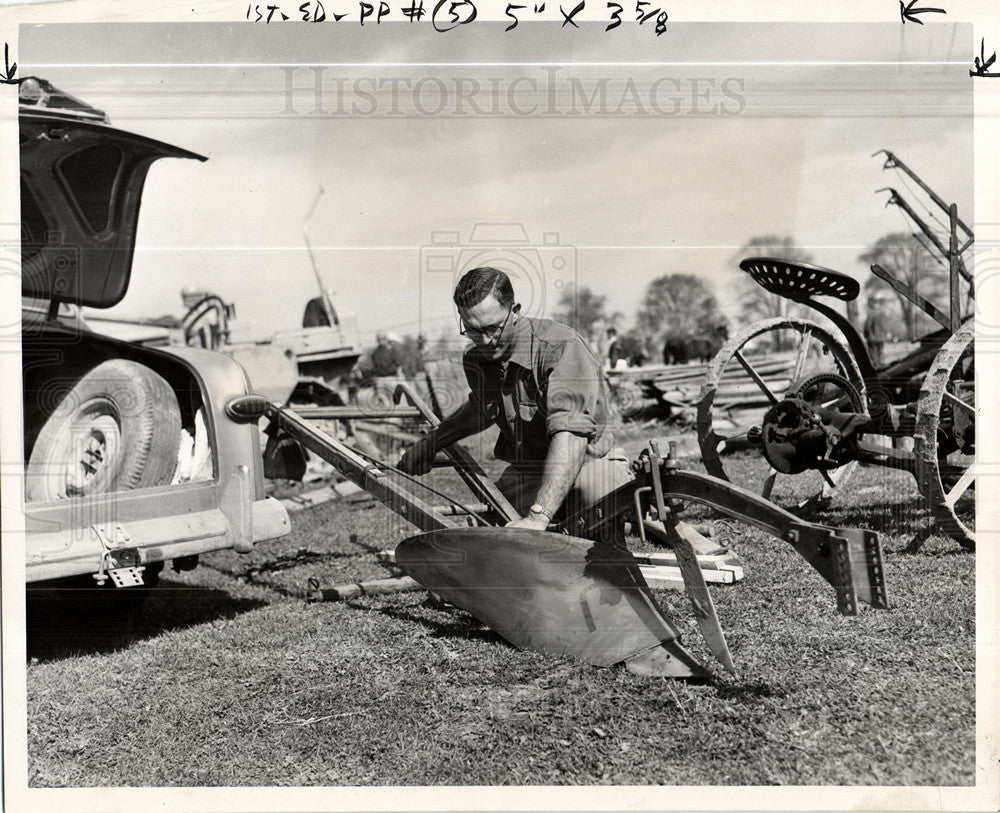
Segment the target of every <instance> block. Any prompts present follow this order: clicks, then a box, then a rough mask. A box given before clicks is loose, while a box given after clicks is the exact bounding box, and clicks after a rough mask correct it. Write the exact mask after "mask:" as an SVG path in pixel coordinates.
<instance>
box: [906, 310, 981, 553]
mask: <svg viewBox="0 0 1000 813" xmlns="http://www.w3.org/2000/svg"><path fill="white" fill-rule="evenodd" d="M974 335H975V328H974V326H973V323H972V321H971V320H969V321H968V322H966V323H965V324H964V325H962V327H961V328H960V329H959V330H958V332H957V333H955V335H954V336H952V337H951V338H950V339H949V340H948V341H947V342H945V344H944V346H943V347H942V348H941V350H940V351H939V352H938V354H937V356H935V357H934V361H933V363H932V364H931V368H930V370H928V372H927V375H926V377H925V378H924V383H923V386H922V387H921V388H920V399H919V400H918V401H917V429H916V433H915V434H914V437H913V453H914V457H915V458H916V464H917V483H918V484H919V485H920V491H921V493H922V494H923V495H924V497H925V498H926V499H927V502H928V504H929V505H930V508H931V511H932V512H933V513H934V516H935V518H936V519H937V520H938V522H939V523H940V524H941V527H942V529H944V530H945V531H946V532H947V533H948V534H949V535H950V536H952V537H954V538H955V540H956V541H957V542H958V543H959V544H960V545H961V546H962V547H963V548H967V549H968V550H975V548H976V500H975V497H976V472H975V468H974V464H975V462H976V404H975V372H976V370H975V353H974V348H973V338H974Z"/></svg>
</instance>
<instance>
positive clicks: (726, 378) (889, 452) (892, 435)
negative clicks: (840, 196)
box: [697, 152, 976, 550]
mask: <svg viewBox="0 0 1000 813" xmlns="http://www.w3.org/2000/svg"><path fill="white" fill-rule="evenodd" d="M886 156H887V158H886V163H885V168H892V169H899V170H901V171H903V172H905V173H906V174H907V175H908V176H909V177H910V178H911V179H913V180H914V181H916V182H917V184H918V185H919V186H920V187H921V188H922V189H923V190H924V191H925V192H926V193H927V194H928V195H929V196H930V198H931V200H932V201H933V202H934V204H936V205H937V206H938V207H939V208H941V209H942V210H944V212H945V213H946V214H947V216H948V222H947V225H948V230H949V236H948V239H947V241H945V240H943V239H941V238H940V237H939V236H938V235H937V234H936V233H935V232H934V231H933V230H932V229H930V227H929V226H928V225H927V224H926V223H925V222H924V221H923V220H922V219H920V218H919V217H918V216H917V214H916V212H915V211H914V210H913V208H912V207H911V206H910V205H909V204H908V203H907V202H906V201H905V199H903V198H902V196H901V195H900V194H899V193H898V192H897V191H896V190H894V189H889V190H887V191H889V192H890V193H891V197H890V200H889V201H888V203H890V204H895V205H898V206H900V207H901V208H902V209H903V211H904V212H905V213H906V215H907V216H908V217H910V218H911V219H912V220H914V221H915V222H916V224H917V225H918V227H919V228H920V230H921V231H922V232H923V233H924V235H925V236H926V238H927V241H926V242H925V243H924V245H925V247H926V248H927V249H928V251H929V252H931V256H934V257H936V258H937V259H938V260H939V261H940V262H942V263H943V264H945V265H947V268H948V310H947V312H944V311H942V310H941V309H939V308H938V307H937V306H936V305H935V304H934V303H932V302H931V301H929V300H928V299H926V298H925V297H924V296H922V295H921V294H920V293H918V291H917V288H916V285H915V284H907V283H904V282H903V281H901V280H899V279H896V278H895V276H894V275H893V274H892V273H890V272H889V271H887V270H886V269H885V268H883V267H881V266H880V265H878V264H873V265H872V266H871V270H872V273H873V274H875V275H876V276H877V277H879V278H880V279H881V280H883V281H884V282H885V283H886V284H887V285H888V286H889V287H890V288H892V289H893V290H894V291H896V292H897V294H899V295H900V296H902V297H905V299H906V300H908V301H909V302H911V303H913V305H914V306H915V307H916V308H918V309H919V310H921V311H923V312H924V313H926V314H927V315H928V316H930V317H931V318H932V319H934V320H935V321H936V322H937V323H938V324H939V326H940V329H939V330H937V331H936V332H933V333H931V334H929V335H926V336H924V337H923V338H921V339H920V340H919V343H918V345H917V347H916V349H915V350H913V351H912V352H911V353H909V354H908V355H906V356H905V357H903V358H901V359H898V360H896V361H894V362H892V363H890V364H887V365H884V366H882V367H881V368H880V369H876V367H875V364H874V363H873V361H872V358H871V356H870V355H869V351H868V347H867V345H866V343H865V341H864V340H863V339H862V337H861V335H860V334H859V332H858V331H857V329H856V328H855V327H854V326H853V325H852V324H851V322H850V320H849V319H848V318H847V317H846V316H844V315H843V314H841V313H839V312H838V311H836V310H834V308H832V307H831V306H830V305H828V304H826V303H825V302H821V301H819V299H818V298H819V297H826V298H828V299H833V300H840V301H842V302H851V301H853V300H854V299H856V298H857V296H858V294H859V292H860V286H859V284H858V282H857V280H855V279H854V278H852V277H849V276H846V275H844V274H840V273H837V272H836V271H831V270H830V269H827V268H821V267H819V266H814V265H807V264H805V263H796V262H789V261H786V260H782V259H778V258H771V257H750V258H747V259H744V260H743V261H742V262H740V268H741V269H742V270H743V271H745V272H746V273H748V274H749V275H750V276H751V277H752V278H753V280H754V281H755V282H756V283H757V284H759V285H760V286H762V287H763V288H764V289H765V290H766V291H767V292H768V293H769V294H774V295H778V296H780V297H784V298H786V299H788V300H790V301H792V302H794V303H797V304H798V305H801V306H806V307H808V308H811V309H813V310H814V311H816V312H818V313H820V314H822V315H823V316H825V317H826V318H827V319H829V320H830V322H832V323H833V325H834V328H835V330H831V329H829V328H827V327H825V326H824V325H821V324H819V323H817V322H815V321H812V320H810V319H805V318H798V317H795V316H789V317H775V318H772V319H768V320H765V321H762V322H758V323H756V324H752V325H749V326H748V327H746V328H744V329H743V330H742V331H740V332H739V333H738V334H736V335H735V336H733V337H732V338H731V339H729V341H727V342H726V344H725V345H724V346H723V347H722V349H721V350H720V351H719V353H718V355H717V356H716V357H715V359H714V360H713V361H712V362H711V363H710V365H709V368H708V374H707V378H706V380H705V383H704V385H703V386H702V390H701V396H700V400H699V403H698V418H697V427H698V442H699V445H700V447H701V453H702V459H703V461H704V463H705V467H706V468H707V469H708V471H709V472H710V473H711V474H713V475H715V476H716V477H719V478H723V479H726V480H730V479H739V478H740V477H742V478H743V479H742V485H744V486H746V487H747V488H749V489H751V490H754V491H756V492H757V493H759V494H760V495H761V496H763V497H765V498H768V499H773V500H775V501H778V502H781V501H783V495H781V493H780V492H781V483H782V480H781V478H784V477H786V476H794V477H799V476H807V475H810V473H811V475H812V476H813V478H814V479H816V476H817V475H818V477H819V484H820V485H821V488H820V490H819V491H818V492H817V494H816V495H815V497H814V498H813V499H819V500H827V499H831V498H833V497H835V496H836V494H837V492H838V491H839V490H840V489H841V488H843V486H844V484H845V483H846V481H847V479H848V478H849V477H850V475H851V472H852V471H853V470H854V468H855V466H856V465H857V464H858V463H865V464H869V465H878V466H884V467H890V468H896V469H902V470H905V471H909V472H911V473H912V474H913V475H914V477H915V478H916V481H917V484H918V487H919V489H920V492H921V494H922V495H923V497H924V499H925V500H926V502H927V504H928V505H929V507H930V509H931V511H932V514H933V516H934V518H935V519H936V521H937V523H938V526H939V527H940V528H941V529H942V530H944V531H945V532H946V533H947V534H949V535H951V536H952V537H954V538H955V539H956V540H957V541H958V542H959V543H960V544H961V545H962V546H963V547H965V548H968V549H970V550H972V549H974V548H975V478H976V468H975V451H976V449H975V428H976V425H975V353H974V347H973V341H974V333H975V331H974V325H973V320H972V316H971V315H970V316H965V315H964V314H966V313H967V312H968V311H969V310H970V309H971V300H972V298H973V294H974V291H973V279H972V275H971V274H970V273H969V271H968V270H967V269H966V267H965V263H964V260H963V256H962V255H963V253H964V252H965V251H966V250H967V249H968V248H969V247H970V246H971V245H972V242H973V234H972V232H971V231H970V230H969V228H968V227H967V226H966V225H965V223H963V222H962V221H961V219H959V217H958V211H957V207H956V206H955V204H951V205H947V204H945V203H944V201H942V200H941V199H940V198H938V197H937V195H935V194H934V193H933V191H932V190H930V189H929V188H928V187H927V186H926V185H924V184H923V182H922V181H920V179H919V178H917V176H916V175H914V174H913V173H912V171H910V170H909V168H908V167H906V166H905V165H904V164H903V163H902V162H900V161H899V160H898V159H897V158H896V157H895V156H894V155H893V154H892V153H888V152H887V153H886ZM963 288H964V292H963ZM963 299H964V302H963ZM838 331H839V335H838ZM779 351H780V352H782V353H786V354H787V353H791V354H792V355H793V356H794V358H795V362H794V364H793V366H792V369H791V370H790V371H789V372H787V373H786V374H785V375H783V376H781V377H779V378H778V379H775V377H774V376H773V375H771V374H770V373H771V371H770V368H769V366H768V365H770V364H771V363H772V361H771V360H772V359H773V358H774V356H775V354H776V353H777V352H779ZM734 398H735V400H736V401H738V402H739V404H740V406H741V408H742V412H739V413H737V412H735V411H734V410H733V408H732V405H733V401H734ZM755 409H756V411H754V410H755ZM761 410H763V416H762V417H761ZM740 448H742V449H746V448H750V449H752V450H754V451H755V452H757V453H759V454H760V455H762V456H763V457H764V459H765V460H766V462H767V464H768V467H767V471H766V473H765V474H763V475H762V476H760V477H759V478H758V479H757V480H756V481H753V482H751V481H750V480H749V479H748V476H746V475H742V474H741V475H737V474H735V471H736V468H737V467H736V466H735V465H730V461H732V460H733V458H732V457H729V456H727V455H726V454H724V453H726V452H732V451H733V450H734V449H740ZM741 471H745V467H744V468H743V469H741Z"/></svg>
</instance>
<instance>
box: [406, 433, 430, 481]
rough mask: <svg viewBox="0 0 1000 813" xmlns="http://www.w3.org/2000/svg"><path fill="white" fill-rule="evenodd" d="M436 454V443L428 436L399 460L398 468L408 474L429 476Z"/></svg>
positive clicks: (415, 444)
mask: <svg viewBox="0 0 1000 813" xmlns="http://www.w3.org/2000/svg"><path fill="white" fill-rule="evenodd" d="M436 454H437V449H436V448H435V446H434V441H433V439H432V438H431V437H430V435H428V436H427V437H424V438H421V439H420V440H418V441H417V442H416V443H414V444H413V445H412V446H411V447H410V448H409V449H407V450H406V451H405V452H404V453H403V456H402V457H401V458H399V463H397V464H396V466H397V468H399V469H401V470H402V471H404V472H406V473H407V474H415V475H417V476H420V475H423V474H427V472H429V471H430V470H431V464H432V463H433V462H434V456H435V455H436Z"/></svg>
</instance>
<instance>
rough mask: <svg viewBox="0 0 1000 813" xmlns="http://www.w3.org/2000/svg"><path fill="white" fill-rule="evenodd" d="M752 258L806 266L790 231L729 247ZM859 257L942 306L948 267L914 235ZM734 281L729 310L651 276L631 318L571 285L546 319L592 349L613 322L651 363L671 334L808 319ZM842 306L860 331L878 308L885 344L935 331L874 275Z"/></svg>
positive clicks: (704, 293)
mask: <svg viewBox="0 0 1000 813" xmlns="http://www.w3.org/2000/svg"><path fill="white" fill-rule="evenodd" d="M752 256H763V257H774V258H777V259H783V260H788V261H790V262H796V263H805V264H812V263H813V256H812V255H811V254H810V253H809V252H808V251H806V250H804V249H803V248H801V247H800V246H798V245H797V244H796V242H795V240H794V239H793V238H792V237H790V236H778V235H764V236H759V237H754V238H752V239H750V240H748V241H747V242H746V243H744V244H743V246H741V247H740V249H739V251H737V252H736V254H735V255H734V256H733V258H732V265H733V266H736V265H737V264H738V263H739V261H740V260H742V259H743V258H745V257H752ZM858 261H859V262H862V263H864V264H865V265H866V266H870V265H871V264H873V263H878V264H879V265H881V266H882V267H883V268H885V269H886V270H887V271H889V272H890V273H891V274H892V275H893V276H894V277H895V278H896V279H897V280H899V281H901V282H903V283H904V284H906V285H908V286H910V287H911V288H913V289H914V290H916V291H917V293H919V294H920V295H921V296H923V297H924V298H925V299H927V300H929V301H930V302H932V303H934V304H936V305H937V306H938V307H940V308H942V309H945V310H946V305H947V297H948V267H947V265H946V264H945V263H944V262H942V261H941V260H940V259H939V258H938V257H937V256H935V255H933V254H932V253H931V252H930V251H928V249H927V248H926V247H925V245H924V244H923V243H922V242H921V241H920V240H919V239H918V238H917V237H916V236H914V235H913V234H909V233H893V234H887V235H885V236H884V237H882V238H880V239H879V240H878V241H876V242H875V243H874V244H873V245H871V246H870V247H868V248H867V249H866V250H865V251H863V252H861V253H860V254H859V255H858ZM834 270H836V269H834ZM733 286H734V289H733V291H732V293H733V300H734V301H735V303H736V308H735V310H734V311H733V312H730V313H723V311H722V308H721V306H720V303H719V300H718V298H717V297H716V294H715V293H714V291H713V289H712V288H711V287H710V286H709V284H708V283H707V282H706V281H705V280H704V279H702V278H701V277H699V276H696V275H695V274H685V273H680V274H664V275H661V276H658V277H655V278H654V279H653V280H651V281H650V283H649V285H648V286H647V287H646V291H645V294H644V295H643V298H642V300H641V302H640V304H639V307H638V309H637V311H636V312H635V314H634V316H633V318H632V320H628V319H627V318H626V316H625V315H624V314H622V313H621V312H618V311H615V312H611V311H610V310H609V308H608V300H607V297H606V296H604V295H601V294H598V293H596V292H595V291H593V290H592V289H590V288H588V287H586V286H580V287H578V288H577V287H571V288H569V289H567V290H566V291H564V292H563V294H562V296H561V298H560V301H559V303H558V305H557V307H556V308H555V309H554V310H553V312H552V318H553V319H555V320H557V321H561V322H564V323H565V324H568V325H570V326H571V327H573V328H574V329H575V330H577V332H579V333H580V334H581V335H582V336H584V337H585V338H587V339H589V340H590V341H591V342H592V344H594V345H595V347H596V346H597V345H598V344H600V342H601V338H602V336H603V334H604V333H605V331H606V330H607V329H608V328H609V327H613V328H615V330H616V332H617V333H618V341H619V342H620V343H624V344H625V345H627V346H628V347H629V348H630V349H632V348H634V352H635V353H636V354H637V355H638V354H641V355H643V356H645V358H646V359H647V360H649V361H650V362H651V363H656V364H658V363H661V362H663V361H664V360H665V359H664V351H665V349H666V351H667V352H668V355H669V348H670V343H671V341H675V340H676V338H677V337H698V336H705V335H713V334H714V333H716V332H717V330H718V328H719V326H721V325H724V326H725V327H726V328H728V332H729V333H730V334H731V333H733V332H735V331H736V330H738V329H739V328H741V327H742V326H744V325H748V324H752V323H754V322H758V321H761V320H763V319H769V318H772V317H801V316H809V315H811V316H812V317H813V318H815V313H812V312H811V311H810V309H809V308H808V307H805V306H803V305H799V304H797V303H795V302H793V301H791V300H789V299H787V298H786V297H783V296H780V295H778V294H773V293H770V292H769V291H766V290H765V289H764V288H762V287H761V286H760V285H758V284H757V283H755V282H754V281H753V280H752V279H751V278H750V277H749V276H745V277H742V278H740V279H737V280H736V281H735V283H733ZM861 306H863V309H862V307H861ZM846 307H847V316H848V318H849V319H850V320H851V321H852V322H853V323H854V324H855V326H856V327H857V328H858V330H859V331H861V330H862V329H863V326H864V322H865V320H866V318H868V317H869V315H871V314H874V313H876V312H879V313H880V314H881V316H880V319H879V329H880V330H881V331H882V332H883V333H884V334H885V335H884V337H883V339H884V340H885V341H906V342H910V341H915V340H917V339H918V338H920V337H921V336H923V335H925V334H927V333H929V332H931V331H933V330H934V329H936V328H937V323H936V322H934V321H933V320H932V319H931V318H930V317H929V316H927V315H926V314H925V313H924V312H923V311H922V310H921V309H920V308H918V307H917V306H916V305H914V303H913V302H911V301H910V300H909V299H907V298H906V297H905V296H904V295H903V294H902V293H900V292H898V291H896V290H895V289H893V288H892V287H890V286H889V285H888V284H887V283H885V282H883V281H882V280H881V279H879V278H878V277H876V276H875V275H874V274H870V275H869V276H868V277H867V278H866V279H865V280H864V281H863V283H862V294H861V296H860V297H858V299H857V300H855V301H853V302H848V303H847V304H846ZM667 360H669V358H668V359H667Z"/></svg>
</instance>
